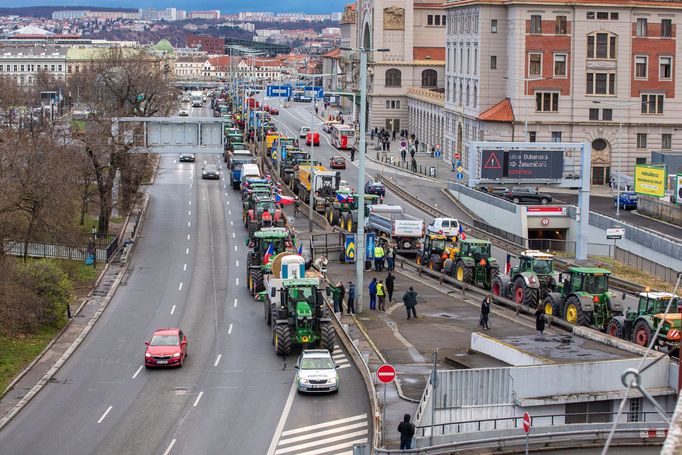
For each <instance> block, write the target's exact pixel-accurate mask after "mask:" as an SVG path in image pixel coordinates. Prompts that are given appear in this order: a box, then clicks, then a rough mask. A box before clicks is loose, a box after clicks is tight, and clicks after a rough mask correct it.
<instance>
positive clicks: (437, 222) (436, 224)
mask: <svg viewBox="0 0 682 455" xmlns="http://www.w3.org/2000/svg"><path fill="white" fill-rule="evenodd" d="M427 230H428V232H429V233H431V234H440V235H444V236H446V237H454V236H455V235H458V234H459V221H457V220H456V219H454V218H436V219H434V220H433V221H432V222H431V224H429V226H428V227H427Z"/></svg>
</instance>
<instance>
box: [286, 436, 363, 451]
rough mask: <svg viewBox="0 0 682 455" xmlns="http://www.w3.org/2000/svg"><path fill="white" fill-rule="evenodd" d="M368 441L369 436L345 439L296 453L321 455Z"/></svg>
mask: <svg viewBox="0 0 682 455" xmlns="http://www.w3.org/2000/svg"><path fill="white" fill-rule="evenodd" d="M366 443H367V438H361V439H356V440H354V441H344V442H342V443H340V444H335V445H333V446H327V447H324V448H322V449H313V450H310V451H308V452H296V455H319V454H321V453H329V452H336V451H337V450H340V449H349V448H352V447H353V445H355V444H366ZM315 444H316V443H315ZM293 449H294V450H297V449H299V447H293ZM287 452H291V451H290V450H289V451H287ZM287 452H284V451H280V450H278V451H277V452H275V453H276V454H278V455H279V454H280V453H287ZM351 453H352V452H351Z"/></svg>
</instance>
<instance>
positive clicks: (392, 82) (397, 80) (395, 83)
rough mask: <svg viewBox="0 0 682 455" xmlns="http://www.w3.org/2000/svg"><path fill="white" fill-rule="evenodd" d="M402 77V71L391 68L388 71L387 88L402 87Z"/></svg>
mask: <svg viewBox="0 0 682 455" xmlns="http://www.w3.org/2000/svg"><path fill="white" fill-rule="evenodd" d="M401 79H402V75H401V73H400V70H397V69H395V68H391V69H390V70H386V87H400V85H401V84H402V80H401Z"/></svg>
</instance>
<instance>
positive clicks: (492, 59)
mask: <svg viewBox="0 0 682 455" xmlns="http://www.w3.org/2000/svg"><path fill="white" fill-rule="evenodd" d="M490 69H491V70H496V69H497V55H491V56H490Z"/></svg>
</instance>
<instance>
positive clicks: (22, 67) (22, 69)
mask: <svg viewBox="0 0 682 455" xmlns="http://www.w3.org/2000/svg"><path fill="white" fill-rule="evenodd" d="M21 72H22V73H23V72H24V65H21Z"/></svg>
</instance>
